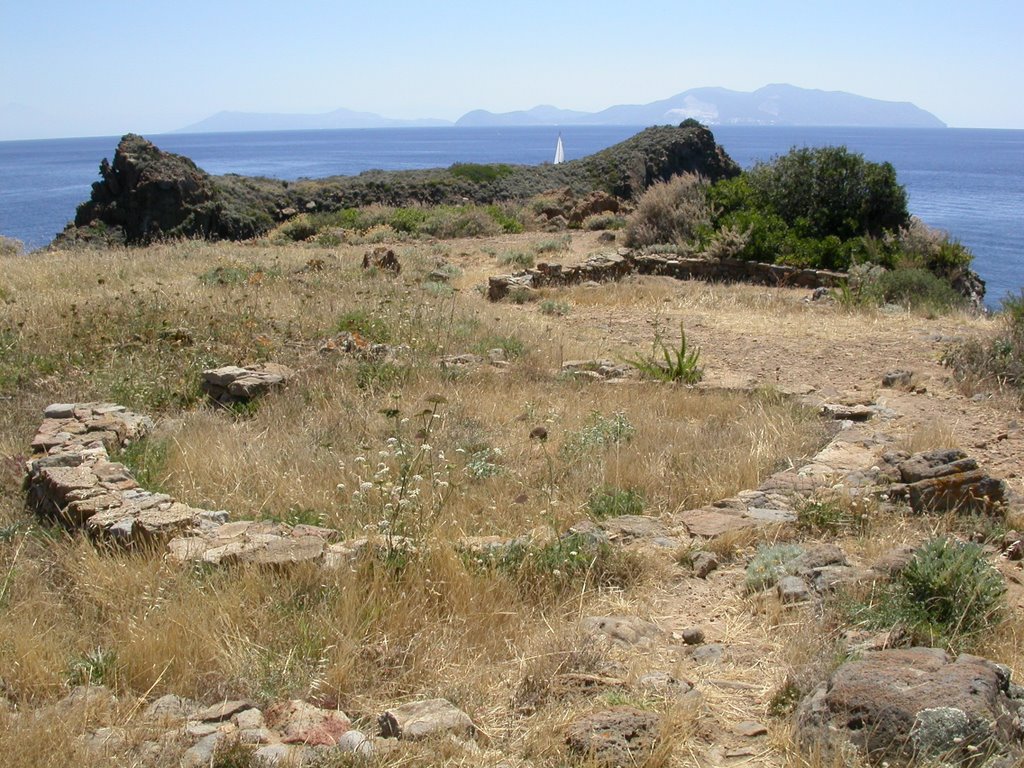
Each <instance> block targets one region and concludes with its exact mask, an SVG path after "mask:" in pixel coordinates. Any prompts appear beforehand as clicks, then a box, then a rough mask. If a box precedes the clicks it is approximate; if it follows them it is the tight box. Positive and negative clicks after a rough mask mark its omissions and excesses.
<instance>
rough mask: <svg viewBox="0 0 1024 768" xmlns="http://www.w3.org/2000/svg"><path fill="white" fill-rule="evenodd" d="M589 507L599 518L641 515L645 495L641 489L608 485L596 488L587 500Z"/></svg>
mask: <svg viewBox="0 0 1024 768" xmlns="http://www.w3.org/2000/svg"><path fill="white" fill-rule="evenodd" d="M587 509H588V510H589V511H590V514H591V516H593V517H595V518H596V519H598V520H603V519H604V518H607V517H619V516H621V515H640V514H643V511H644V497H643V494H641V493H640V492H639V491H634V490H632V489H622V488H615V487H612V486H606V487H604V488H598V489H596V490H595V491H594V492H593V493H592V494H590V498H589V499H588V500H587Z"/></svg>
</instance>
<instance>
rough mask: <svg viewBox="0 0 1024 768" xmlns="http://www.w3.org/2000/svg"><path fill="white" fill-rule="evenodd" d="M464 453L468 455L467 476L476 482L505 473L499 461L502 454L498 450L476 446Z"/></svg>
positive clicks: (485, 446)
mask: <svg viewBox="0 0 1024 768" xmlns="http://www.w3.org/2000/svg"><path fill="white" fill-rule="evenodd" d="M460 450H463V449H460ZM464 452H465V454H466V465H465V468H466V474H467V475H469V476H470V477H471V478H473V479H474V480H483V479H484V478H487V477H495V476H496V475H500V474H501V473H502V472H503V471H504V467H502V466H501V464H499V463H498V461H497V460H498V459H500V458H501V452H500V451H498V449H496V448H491V447H490V446H489V445H483V446H475V447H473V448H471V449H469V450H466V451H464Z"/></svg>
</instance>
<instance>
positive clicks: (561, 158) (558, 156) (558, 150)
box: [555, 134, 565, 165]
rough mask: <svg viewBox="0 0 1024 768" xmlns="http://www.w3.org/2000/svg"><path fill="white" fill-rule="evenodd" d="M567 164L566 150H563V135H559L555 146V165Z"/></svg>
mask: <svg viewBox="0 0 1024 768" xmlns="http://www.w3.org/2000/svg"><path fill="white" fill-rule="evenodd" d="M563 162H565V150H564V149H563V148H562V134H558V143H557V144H556V145H555V165H558V164H559V163H563Z"/></svg>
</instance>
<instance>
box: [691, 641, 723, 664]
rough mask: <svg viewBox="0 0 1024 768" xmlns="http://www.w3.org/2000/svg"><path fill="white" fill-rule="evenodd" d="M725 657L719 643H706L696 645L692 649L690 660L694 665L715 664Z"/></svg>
mask: <svg viewBox="0 0 1024 768" xmlns="http://www.w3.org/2000/svg"><path fill="white" fill-rule="evenodd" d="M724 655H725V646H724V645H722V644H721V643H708V644H707V645H698V646H695V647H694V649H693V653H691V654H690V658H691V659H693V661H694V663H695V664H717V663H718V662H720V661H721V660H722V657H723V656H724Z"/></svg>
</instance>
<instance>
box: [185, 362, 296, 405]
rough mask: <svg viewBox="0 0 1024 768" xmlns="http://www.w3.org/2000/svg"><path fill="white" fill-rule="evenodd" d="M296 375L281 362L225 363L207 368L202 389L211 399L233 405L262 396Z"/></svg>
mask: <svg viewBox="0 0 1024 768" xmlns="http://www.w3.org/2000/svg"><path fill="white" fill-rule="evenodd" d="M294 376H295V371H293V370H292V369H291V368H289V367H287V366H285V365H279V364H278V363H259V364H256V365H249V366H244V367H242V366H237V365H225V366H223V367H221V368H211V369H208V370H205V371H203V378H202V388H203V391H204V392H205V393H206V394H207V395H208V396H209V397H210V399H211V400H213V401H215V402H217V403H220V404H221V405H231V404H232V403H246V402H249V401H250V400H253V399H255V398H257V397H261V396H263V395H265V394H266V393H267V392H270V391H271V390H272V389H276V388H278V387H281V386H284V385H285V384H286V383H287V382H288V381H289V380H291V379H292V378H294Z"/></svg>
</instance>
